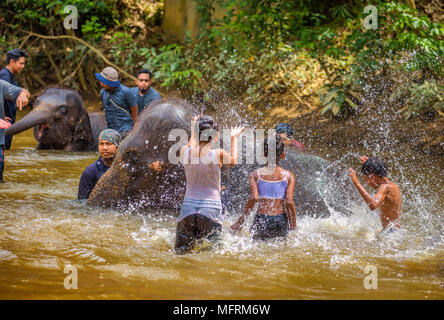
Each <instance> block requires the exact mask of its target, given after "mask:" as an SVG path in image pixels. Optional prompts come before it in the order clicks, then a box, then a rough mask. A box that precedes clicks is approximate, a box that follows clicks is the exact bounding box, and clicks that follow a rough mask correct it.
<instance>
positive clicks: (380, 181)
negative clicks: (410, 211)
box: [349, 156, 402, 230]
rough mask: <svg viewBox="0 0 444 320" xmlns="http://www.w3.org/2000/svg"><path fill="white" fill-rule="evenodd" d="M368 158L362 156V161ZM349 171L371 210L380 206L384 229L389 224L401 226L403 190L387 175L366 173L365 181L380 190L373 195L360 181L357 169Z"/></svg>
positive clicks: (396, 226)
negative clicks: (379, 175)
mask: <svg viewBox="0 0 444 320" xmlns="http://www.w3.org/2000/svg"><path fill="white" fill-rule="evenodd" d="M367 159H368V157H365V156H364V157H361V162H362V163H365V161H367ZM349 171H350V177H351V179H352V182H353V184H354V185H355V187H356V188H357V189H358V191H359V193H360V194H361V196H362V198H363V199H364V201H365V202H366V203H367V205H368V206H369V208H370V210H372V211H373V210H375V209H376V208H379V213H380V214H379V215H380V219H381V224H382V227H383V230H384V229H386V228H387V227H388V226H390V227H394V228H400V223H399V220H400V218H401V211H402V201H401V191H400V189H399V187H398V185H397V184H396V183H394V182H392V181H390V180H389V179H388V178H387V177H378V176H376V175H375V174H370V175H368V176H366V175H364V180H365V182H366V183H367V184H368V185H370V186H371V187H372V188H374V189H377V190H378V191H377V192H376V194H375V195H374V196H371V195H370V194H368V193H367V191H366V190H365V189H364V187H363V186H362V185H361V183H360V182H359V179H358V177H357V175H356V173H355V171H354V170H353V169H352V168H350V169H349Z"/></svg>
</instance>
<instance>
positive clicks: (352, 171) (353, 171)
mask: <svg viewBox="0 0 444 320" xmlns="http://www.w3.org/2000/svg"><path fill="white" fill-rule="evenodd" d="M348 171H349V174H348V175H349V176H350V177H351V179H352V181H353V182H354V183H357V182H359V179H358V176H357V175H356V172H355V170H353V169H352V168H350V169H348Z"/></svg>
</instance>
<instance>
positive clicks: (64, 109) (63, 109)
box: [59, 106, 67, 114]
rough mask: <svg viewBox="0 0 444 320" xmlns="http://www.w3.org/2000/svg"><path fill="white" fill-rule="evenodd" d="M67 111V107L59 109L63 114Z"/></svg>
mask: <svg viewBox="0 0 444 320" xmlns="http://www.w3.org/2000/svg"><path fill="white" fill-rule="evenodd" d="M66 111H67V108H66V106H61V107H59V112H60V113H61V114H66Z"/></svg>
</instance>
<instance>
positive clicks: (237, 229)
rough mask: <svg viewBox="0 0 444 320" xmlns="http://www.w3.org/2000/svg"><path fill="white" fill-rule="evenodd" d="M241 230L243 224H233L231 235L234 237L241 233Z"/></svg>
mask: <svg viewBox="0 0 444 320" xmlns="http://www.w3.org/2000/svg"><path fill="white" fill-rule="evenodd" d="M241 230H242V226H241V224H240V223H237V222H236V223H235V224H233V225H232V226H231V228H230V233H231V234H233V235H234V234H237V233H238V232H240V231H241Z"/></svg>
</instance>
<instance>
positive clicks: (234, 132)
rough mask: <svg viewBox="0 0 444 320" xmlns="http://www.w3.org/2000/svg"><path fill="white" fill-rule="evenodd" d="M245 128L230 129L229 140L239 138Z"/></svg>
mask: <svg viewBox="0 0 444 320" xmlns="http://www.w3.org/2000/svg"><path fill="white" fill-rule="evenodd" d="M244 130H245V127H234V128H231V138H237V137H239V136H240V135H241V134H242V132H244Z"/></svg>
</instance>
